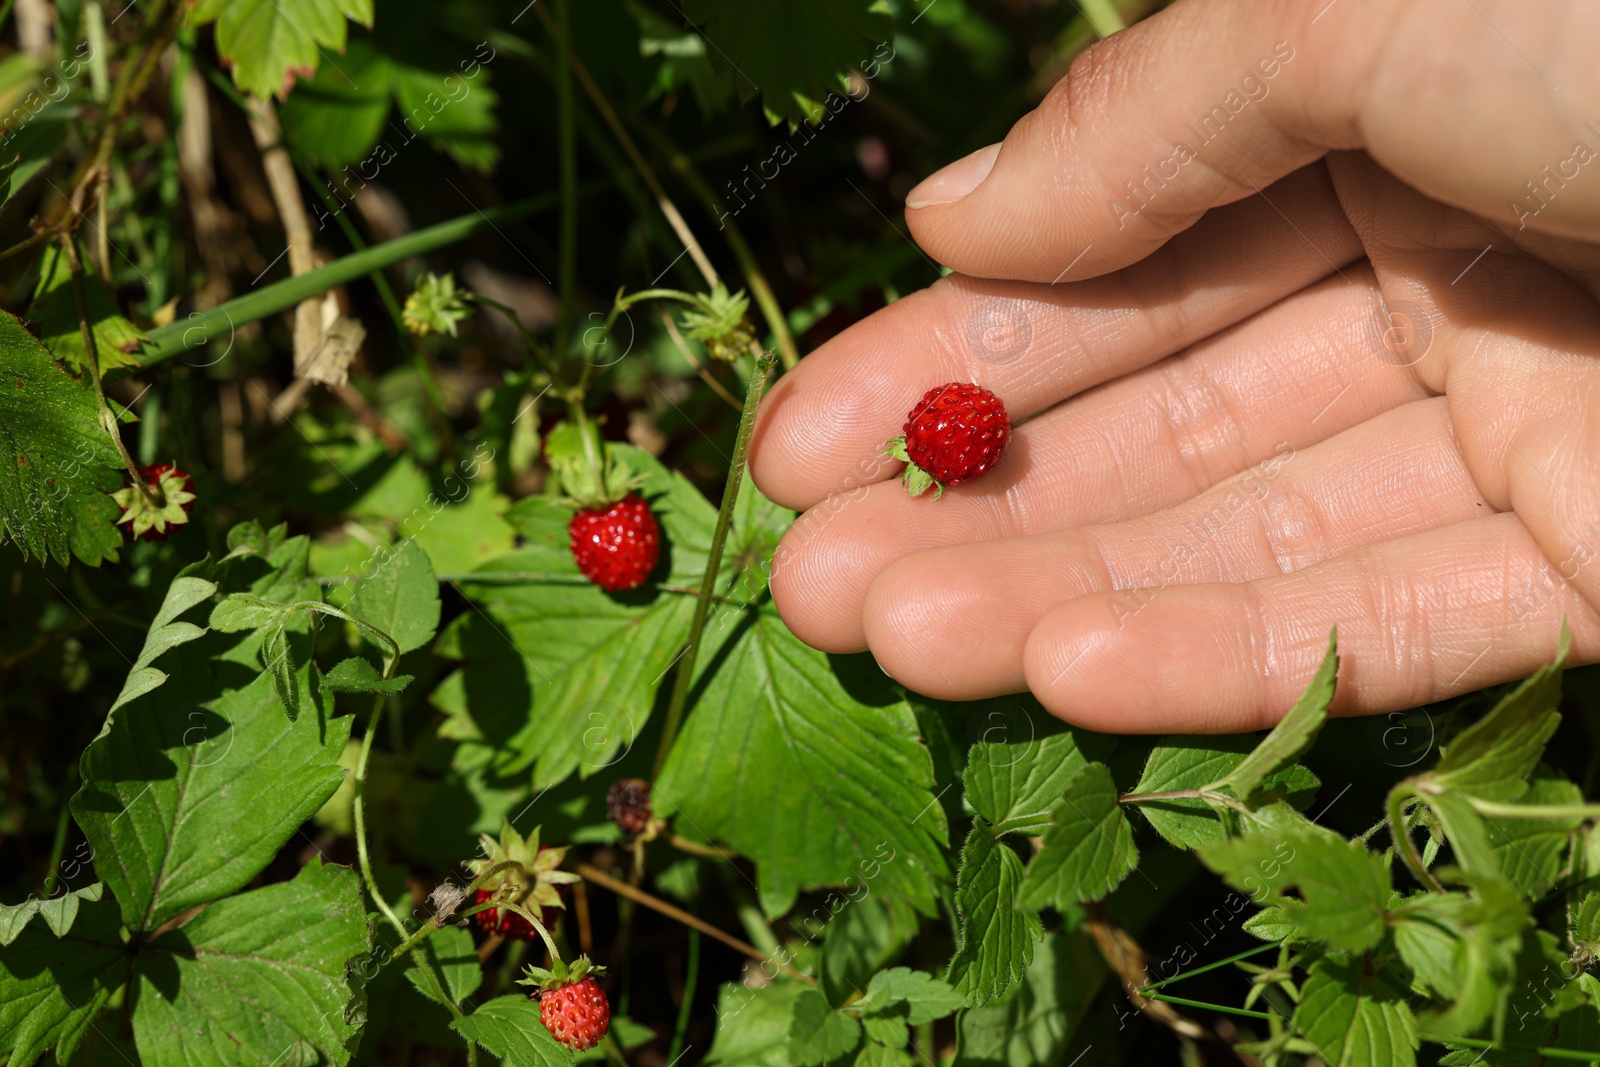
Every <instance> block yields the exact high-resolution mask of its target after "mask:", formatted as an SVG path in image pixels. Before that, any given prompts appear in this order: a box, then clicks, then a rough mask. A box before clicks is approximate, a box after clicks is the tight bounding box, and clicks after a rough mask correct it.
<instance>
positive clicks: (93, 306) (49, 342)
mask: <svg viewBox="0 0 1600 1067" xmlns="http://www.w3.org/2000/svg"><path fill="white" fill-rule="evenodd" d="M83 289H84V294H83V295H84V307H85V310H86V311H87V313H88V314H87V317H88V320H89V329H90V330H91V331H92V332H93V334H94V347H95V354H96V356H97V357H98V358H99V366H100V376H101V377H102V378H103V377H105V375H106V372H107V371H110V370H114V369H115V368H117V367H137V366H138V365H139V358H138V356H137V354H136V353H137V352H138V351H139V348H140V346H141V345H143V344H144V342H145V341H148V340H149V338H148V337H146V336H145V335H144V334H143V333H142V332H140V330H139V329H138V327H136V326H134V324H133V323H131V322H129V321H128V320H127V319H125V318H123V317H122V315H121V314H120V313H119V312H118V311H117V302H116V298H115V297H113V296H112V295H111V291H110V290H109V289H107V288H106V283H105V282H103V281H101V280H100V276H99V275H98V274H96V273H94V272H93V271H90V270H85V271H84V272H83ZM28 323H29V324H30V325H31V326H33V328H34V330H35V331H36V332H37V333H38V335H39V340H40V341H41V342H43V343H44V346H45V347H46V348H48V349H49V350H50V352H51V354H52V355H54V356H55V357H56V359H58V360H60V361H61V362H62V363H63V364H64V365H65V366H66V368H67V369H68V370H70V371H72V372H73V373H74V374H82V373H83V372H86V371H87V370H88V369H89V351H88V349H86V348H85V347H84V344H83V325H82V320H81V319H80V318H79V315H78V300H77V297H76V296H75V295H74V294H73V291H72V272H71V270H69V269H68V267H67V258H66V256H65V255H64V254H63V253H62V251H61V247H60V246H59V245H57V244H54V243H52V244H50V245H48V246H46V248H45V252H44V255H43V256H42V257H40V260H39V285H38V288H37V289H35V290H34V294H33V303H32V304H30V305H29V307H28Z"/></svg>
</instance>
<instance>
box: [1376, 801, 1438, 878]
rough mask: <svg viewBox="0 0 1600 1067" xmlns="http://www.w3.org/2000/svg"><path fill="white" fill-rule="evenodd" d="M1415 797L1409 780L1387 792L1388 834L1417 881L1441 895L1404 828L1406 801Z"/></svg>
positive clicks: (1409, 834) (1408, 831) (1405, 827)
mask: <svg viewBox="0 0 1600 1067" xmlns="http://www.w3.org/2000/svg"><path fill="white" fill-rule="evenodd" d="M1416 795H1417V791H1416V786H1415V785H1414V784H1413V780H1412V779H1410V778H1407V779H1406V780H1405V781H1403V782H1400V783H1399V784H1398V785H1396V786H1395V787H1394V788H1393V789H1391V790H1389V833H1390V834H1391V835H1393V837H1394V844H1395V848H1397V849H1399V850H1400V858H1401V859H1403V860H1405V861H1406V866H1407V867H1410V868H1411V873H1412V874H1414V875H1416V876H1417V881H1419V882H1421V883H1422V884H1423V885H1425V886H1427V887H1428V888H1429V889H1431V890H1433V891H1434V892H1435V893H1443V892H1444V886H1442V885H1440V884H1439V879H1437V878H1435V877H1434V876H1433V872H1432V871H1430V870H1428V865H1427V864H1426V863H1424V862H1423V861H1422V854H1421V853H1420V852H1418V851H1417V845H1416V842H1414V841H1412V840H1411V832H1410V829H1409V828H1408V827H1407V826H1406V810H1405V809H1406V801H1407V800H1410V799H1411V798H1412V797H1414V796H1416Z"/></svg>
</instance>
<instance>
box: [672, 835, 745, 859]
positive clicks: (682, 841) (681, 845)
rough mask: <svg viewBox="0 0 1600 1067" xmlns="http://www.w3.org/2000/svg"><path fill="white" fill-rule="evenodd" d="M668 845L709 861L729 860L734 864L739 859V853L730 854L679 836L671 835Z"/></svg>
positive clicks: (725, 850) (713, 846) (724, 850)
mask: <svg viewBox="0 0 1600 1067" xmlns="http://www.w3.org/2000/svg"><path fill="white" fill-rule="evenodd" d="M667 843H668V844H670V845H671V846H672V847H673V848H675V849H677V850H678V851H679V852H687V853H688V854H689V855H691V856H701V857H704V858H705V859H708V860H727V861H729V862H732V861H733V860H735V859H737V858H738V854H737V853H734V852H729V851H728V850H727V849H722V848H717V847H716V846H715V845H702V844H701V843H700V842H698V841H690V840H689V839H688V838H686V837H679V836H678V835H677V834H669V835H668V836H667Z"/></svg>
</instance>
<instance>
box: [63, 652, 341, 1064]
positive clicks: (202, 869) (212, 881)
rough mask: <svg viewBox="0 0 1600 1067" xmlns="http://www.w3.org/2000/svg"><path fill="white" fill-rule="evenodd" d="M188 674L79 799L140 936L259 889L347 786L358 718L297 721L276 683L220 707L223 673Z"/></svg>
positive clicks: (76, 804)
mask: <svg viewBox="0 0 1600 1067" xmlns="http://www.w3.org/2000/svg"><path fill="white" fill-rule="evenodd" d="M195 647H197V646H195V645H189V646H185V651H188V650H189V649H193V648H195ZM183 666H184V671H183V675H182V681H181V684H180V683H178V682H177V680H176V677H175V680H174V682H172V683H169V684H168V685H166V686H164V687H162V688H161V689H160V690H157V691H156V693H153V694H150V695H147V696H144V697H140V698H139V699H137V700H135V701H134V702H132V703H131V704H129V705H128V706H127V707H126V708H124V709H123V710H122V711H121V712H120V713H119V714H118V715H117V716H116V718H115V719H114V720H113V721H112V722H111V724H110V726H109V727H108V728H107V730H106V732H105V733H104V734H103V735H101V736H100V737H99V738H97V739H96V740H95V741H94V742H93V743H92V744H91V745H90V746H89V748H88V750H87V751H85V752H84V755H83V761H82V763H83V775H84V786H83V788H82V789H81V790H80V791H79V792H78V794H77V795H76V796H75V797H73V799H72V813H73V815H74V817H75V818H76V819H77V821H78V825H79V826H81V827H82V828H83V832H84V835H85V836H86V837H87V838H88V839H89V843H90V845H91V846H93V848H94V850H95V866H96V872H97V873H98V874H99V875H100V877H101V878H103V879H104V880H105V882H106V884H107V885H108V886H110V888H111V891H112V893H113V894H114V895H115V896H116V898H117V902H118V903H119V904H120V905H121V906H122V915H123V921H124V922H126V923H127V924H128V926H129V927H130V928H131V929H133V930H136V931H148V930H154V929H155V928H156V927H158V926H160V925H162V924H163V923H165V922H166V921H167V920H169V919H172V918H173V917H175V916H177V915H180V914H182V913H183V912H184V911H187V910H188V909H189V908H192V907H194V906H196V905H198V904H203V903H205V902H206V901H209V900H215V899H216V898H217V897H220V896H222V895H224V894H226V893H230V892H232V891H234V890H236V889H239V888H241V887H242V886H244V885H246V884H247V883H249V881H250V879H252V878H254V877H255V875H256V873H257V872H259V871H260V870H261V868H263V867H265V866H266V864H267V862H268V861H269V860H271V859H272V857H273V856H274V855H275V854H276V853H277V851H278V850H279V849H280V848H282V847H283V844H284V842H286V841H287V840H288V839H289V838H290V836H291V835H293V834H294V832H295V831H296V830H297V829H298V828H299V826H300V824H301V823H303V822H304V821H305V820H307V819H309V818H310V817H311V816H312V814H313V813H315V812H316V810H317V809H318V808H319V807H321V806H322V802H323V801H325V800H327V799H328V797H330V796H332V795H333V791H334V790H335V789H336V788H338V786H339V783H340V781H341V780H342V779H343V778H344V771H343V770H342V769H340V768H339V766H338V764H337V760H338V756H339V753H340V751H341V750H342V749H343V747H344V743H345V741H346V739H348V738H349V736H350V720H349V719H348V718H343V719H333V718H328V717H326V716H324V715H307V716H302V717H301V719H300V720H299V721H298V722H294V721H289V720H286V719H285V718H284V717H283V716H282V715H281V714H279V713H278V710H277V701H276V700H275V699H274V696H273V690H272V685H271V682H270V680H269V678H268V677H267V676H266V675H259V676H257V677H256V679H255V681H254V682H252V683H250V684H249V685H247V686H245V687H244V688H243V689H234V690H225V691H223V692H222V693H221V695H219V696H218V695H213V694H215V693H217V692H218V690H219V689H221V687H222V683H221V680H220V677H219V678H218V679H217V680H214V679H213V677H212V673H213V669H214V668H213V666H212V665H211V664H208V663H207V662H205V660H204V659H200V658H199V657H195V656H190V657H187V658H186V660H185V661H184V662H183ZM215 669H216V671H217V674H218V675H219V676H226V672H224V671H223V670H221V669H220V667H217V668H215ZM301 673H302V676H303V675H304V671H303V670H302V672H301ZM302 680H303V678H302ZM269 1058H270V1057H269Z"/></svg>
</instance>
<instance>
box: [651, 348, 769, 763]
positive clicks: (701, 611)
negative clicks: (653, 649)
mask: <svg viewBox="0 0 1600 1067" xmlns="http://www.w3.org/2000/svg"><path fill="white" fill-rule="evenodd" d="M773 362H774V359H773V356H772V354H771V353H770V352H769V353H767V354H766V355H764V356H762V357H761V358H760V359H758V360H756V365H755V369H754V370H752V371H751V372H750V386H749V388H748V389H746V390H745V397H744V412H743V413H742V414H741V415H740V416H739V436H738V438H737V439H736V440H735V441H734V445H733V462H732V463H730V464H729V465H728V483H727V486H726V488H724V489H723V492H722V506H721V507H719V508H718V509H717V526H716V529H715V531H713V533H712V535H711V554H710V555H709V556H707V557H706V569H705V574H704V575H703V576H702V577H701V579H700V598H699V599H698V600H696V601H695V605H694V618H693V620H692V621H691V622H690V623H689V641H688V644H687V645H686V646H685V648H684V652H683V657H682V658H681V659H680V660H679V661H678V674H677V677H676V678H674V679H673V683H672V699H671V701H670V702H669V703H668V704H667V719H666V723H665V725H664V726H663V727H662V729H661V743H660V745H659V746H658V747H657V749H656V763H655V773H654V774H653V775H652V777H655V778H659V777H661V768H662V767H663V766H665V764H666V762H667V753H669V752H671V751H672V742H673V741H674V740H675V739H676V738H677V735H678V727H679V726H681V725H682V724H683V712H684V708H685V706H686V705H687V703H688V700H689V683H690V681H691V680H692V679H693V677H694V661H695V658H696V654H697V653H698V652H699V651H700V637H701V635H702V634H703V633H704V632H705V628H706V615H707V614H708V613H709V612H710V610H711V597H712V593H713V590H714V589H715V588H716V584H717V572H718V571H720V570H721V569H722V550H723V547H724V546H725V545H726V544H727V541H728V529H729V527H731V526H732V525H733V504H734V501H735V500H737V499H738V497H739V485H740V483H741V482H742V481H743V479H744V468H745V461H746V459H748V458H749V454H750V434H751V432H752V431H753V430H754V429H755V425H756V409H757V408H758V407H760V406H761V394H762V391H763V390H765V389H766V385H767V376H768V375H769V374H770V373H771V372H772V364H773Z"/></svg>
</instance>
